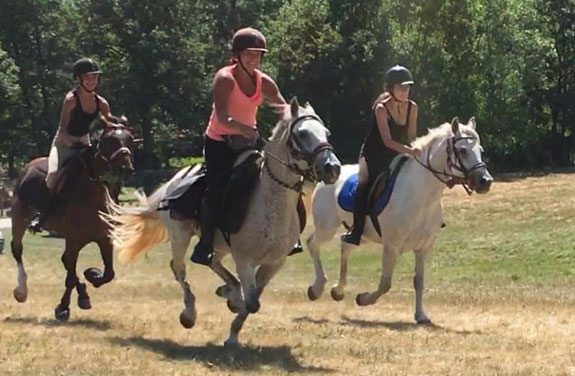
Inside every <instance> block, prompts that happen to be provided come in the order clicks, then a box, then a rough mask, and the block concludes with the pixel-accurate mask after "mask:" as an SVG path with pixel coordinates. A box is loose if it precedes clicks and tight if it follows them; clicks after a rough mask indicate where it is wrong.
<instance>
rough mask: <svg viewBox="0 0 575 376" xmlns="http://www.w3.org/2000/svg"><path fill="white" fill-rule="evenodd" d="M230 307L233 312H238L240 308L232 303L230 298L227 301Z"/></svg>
mask: <svg viewBox="0 0 575 376" xmlns="http://www.w3.org/2000/svg"><path fill="white" fill-rule="evenodd" d="M227 305H228V309H229V310H230V312H231V313H238V312H239V311H240V309H239V308H238V307H236V306H235V305H233V304H232V301H231V300H229V299H228V301H227Z"/></svg>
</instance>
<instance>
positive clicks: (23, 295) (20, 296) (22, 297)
mask: <svg viewBox="0 0 575 376" xmlns="http://www.w3.org/2000/svg"><path fill="white" fill-rule="evenodd" d="M14 298H15V299H16V301H17V302H18V303H24V302H25V301H26V299H28V293H27V292H21V291H20V290H18V289H17V288H16V289H14Z"/></svg>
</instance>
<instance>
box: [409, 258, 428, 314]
mask: <svg viewBox="0 0 575 376" xmlns="http://www.w3.org/2000/svg"><path fill="white" fill-rule="evenodd" d="M429 251H430V249H421V250H419V251H417V252H415V276H414V277H413V287H414V288H415V321H416V322H417V323H418V324H431V320H430V319H429V318H428V317H427V315H426V314H425V311H424V310H423V287H424V283H423V281H424V274H425V261H426V259H427V255H428V254H429Z"/></svg>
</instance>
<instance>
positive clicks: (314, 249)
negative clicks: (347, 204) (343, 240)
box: [307, 227, 337, 300]
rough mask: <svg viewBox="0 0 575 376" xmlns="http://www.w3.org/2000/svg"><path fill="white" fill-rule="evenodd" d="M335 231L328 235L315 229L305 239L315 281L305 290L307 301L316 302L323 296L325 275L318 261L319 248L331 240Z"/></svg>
mask: <svg viewBox="0 0 575 376" xmlns="http://www.w3.org/2000/svg"><path fill="white" fill-rule="evenodd" d="M336 231H337V227H336V228H333V229H330V231H329V233H322V232H321V230H319V229H316V230H315V231H314V233H313V234H311V236H310V237H309V238H308V239H307V246H308V249H309V253H310V255H311V258H312V260H313V267H314V270H315V281H314V282H313V284H312V285H311V286H309V288H308V289H307V297H308V298H309V300H317V299H319V297H320V296H321V295H322V294H323V290H324V288H325V283H326V282H327V276H326V275H325V272H324V270H323V265H322V263H321V259H320V247H321V245H322V244H323V243H325V241H327V240H329V239H331V238H333V236H334V235H335V233H336Z"/></svg>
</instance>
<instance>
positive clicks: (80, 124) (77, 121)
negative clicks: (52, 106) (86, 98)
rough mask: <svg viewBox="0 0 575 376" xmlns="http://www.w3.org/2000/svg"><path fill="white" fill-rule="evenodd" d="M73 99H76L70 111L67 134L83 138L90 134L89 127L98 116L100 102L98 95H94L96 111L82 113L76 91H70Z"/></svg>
mask: <svg viewBox="0 0 575 376" xmlns="http://www.w3.org/2000/svg"><path fill="white" fill-rule="evenodd" d="M72 94H73V95H74V98H76V107H74V109H73V110H72V113H71V114H70V122H69V123H68V129H67V130H68V134H70V135H72V136H74V137H83V136H85V135H87V134H88V133H89V132H90V125H92V123H93V122H94V120H96V118H97V117H98V115H100V100H99V99H98V98H99V97H98V95H97V94H96V95H94V100H95V102H96V111H94V112H92V113H87V112H84V109H83V108H82V102H81V101H80V97H79V96H78V89H74V90H72Z"/></svg>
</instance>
